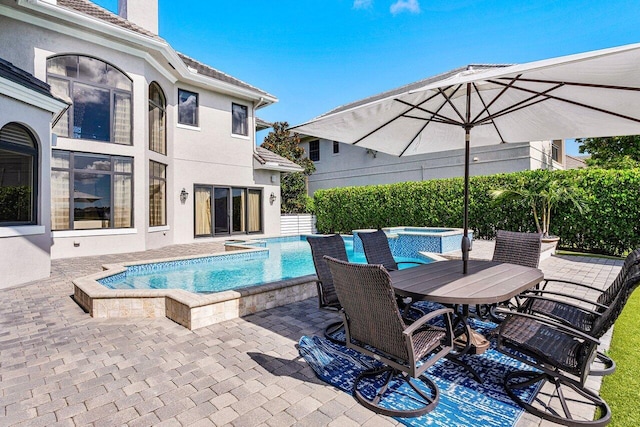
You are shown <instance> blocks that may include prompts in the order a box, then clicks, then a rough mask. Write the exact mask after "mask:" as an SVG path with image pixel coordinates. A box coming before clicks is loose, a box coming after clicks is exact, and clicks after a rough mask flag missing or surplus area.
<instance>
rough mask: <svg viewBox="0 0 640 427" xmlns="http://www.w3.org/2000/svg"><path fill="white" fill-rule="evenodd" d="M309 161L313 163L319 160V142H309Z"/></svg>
mask: <svg viewBox="0 0 640 427" xmlns="http://www.w3.org/2000/svg"><path fill="white" fill-rule="evenodd" d="M309 159H310V160H311V161H314V162H317V161H319V160H320V141H318V140H315V141H310V142H309Z"/></svg>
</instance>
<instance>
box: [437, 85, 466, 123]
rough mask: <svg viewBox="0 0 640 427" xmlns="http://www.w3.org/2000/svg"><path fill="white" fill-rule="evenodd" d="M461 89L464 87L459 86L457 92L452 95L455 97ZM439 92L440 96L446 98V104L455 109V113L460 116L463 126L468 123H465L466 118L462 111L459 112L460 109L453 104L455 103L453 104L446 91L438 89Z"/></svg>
mask: <svg viewBox="0 0 640 427" xmlns="http://www.w3.org/2000/svg"><path fill="white" fill-rule="evenodd" d="M461 87H462V85H459V86H458V88H457V89H456V90H455V91H453V93H452V94H451V95H455V94H456V92H457V91H458V89H460V88H461ZM438 92H440V94H441V95H442V96H443V97H444V99H445V100H446V102H447V103H448V104H449V105H450V106H451V108H453V111H455V113H456V114H457V115H458V117H460V120H461V121H462V124H465V123H467V122H466V121H465V118H464V117H463V116H462V114H460V111H458V109H457V108H456V106H455V105H454V104H453V102H451V98H450V97H449V96H448V95H447V94H446V93H444V91H443V90H442V89H441V88H438Z"/></svg>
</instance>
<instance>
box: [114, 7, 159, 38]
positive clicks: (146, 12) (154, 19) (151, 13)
mask: <svg viewBox="0 0 640 427" xmlns="http://www.w3.org/2000/svg"><path fill="white" fill-rule="evenodd" d="M118 15H120V17H121V18H124V19H126V20H128V21H130V22H133V23H134V24H136V25H138V26H140V27H142V28H144V29H145V30H147V31H151V32H152V33H153V34H158V0H118Z"/></svg>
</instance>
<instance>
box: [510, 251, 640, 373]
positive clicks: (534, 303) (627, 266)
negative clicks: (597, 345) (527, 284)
mask: <svg viewBox="0 0 640 427" xmlns="http://www.w3.org/2000/svg"><path fill="white" fill-rule="evenodd" d="M638 263H640V249H636V250H634V251H632V252H631V253H630V254H629V255H628V256H627V258H626V259H625V261H624V264H623V265H622V268H621V269H620V272H619V273H618V275H617V276H616V278H615V279H614V280H613V282H611V284H609V286H607V287H606V288H605V289H599V288H596V287H593V286H589V285H585V284H583V283H579V282H573V281H569V280H560V279H545V280H544V281H543V285H542V287H541V289H536V290H531V291H529V292H526V293H524V294H523V295H521V296H520V298H524V297H526V299H525V300H524V301H525V302H523V303H522V305H521V308H520V311H522V312H525V313H529V314H538V315H544V316H547V317H549V318H552V319H554V320H556V321H558V322H561V323H563V324H565V325H567V326H570V327H572V328H575V329H577V330H579V331H581V332H585V333H587V334H590V335H594V333H593V327H594V324H595V323H596V320H597V319H598V318H599V317H601V316H602V314H603V313H604V312H605V311H606V309H607V308H608V307H609V306H610V305H611V304H612V303H613V302H614V301H615V298H616V297H617V296H618V294H619V293H620V292H628V288H629V287H632V286H634V283H633V280H632V279H633V272H634V271H635V268H634V266H636V265H637V264H638ZM630 274H631V276H630ZM627 279H629V280H627ZM558 284H559V285H562V287H561V288H560V289H557V290H556V289H551V288H557V285H558ZM549 285H552V286H549ZM566 287H572V288H578V289H581V290H584V291H588V292H592V294H593V293H595V294H597V295H598V297H597V298H596V299H595V300H594V299H587V298H584V297H579V296H577V295H574V294H573V293H571V290H567V289H566ZM602 332H603V333H604V332H606V331H602ZM596 338H600V336H596ZM597 359H598V361H599V363H602V364H603V365H604V369H602V370H597V371H595V370H592V375H607V374H610V373H613V372H614V371H615V362H614V361H613V360H612V359H611V358H609V357H608V356H606V355H605V354H604V353H601V352H598V354H597Z"/></svg>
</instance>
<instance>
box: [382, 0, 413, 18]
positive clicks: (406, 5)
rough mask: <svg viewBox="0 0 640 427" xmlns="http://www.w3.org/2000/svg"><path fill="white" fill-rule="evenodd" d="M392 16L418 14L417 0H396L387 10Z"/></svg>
mask: <svg viewBox="0 0 640 427" xmlns="http://www.w3.org/2000/svg"><path fill="white" fill-rule="evenodd" d="M389 10H390V11H391V14H392V15H397V14H399V13H402V12H411V13H420V4H419V3H418V0H398V1H396V2H395V3H393V4H392V5H391V7H390V8H389Z"/></svg>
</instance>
